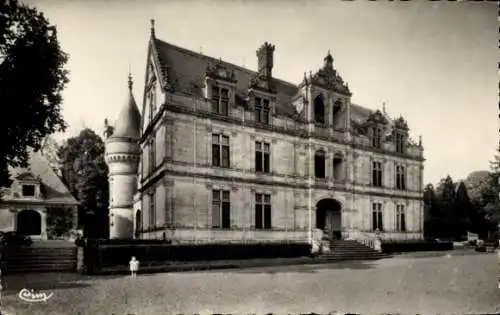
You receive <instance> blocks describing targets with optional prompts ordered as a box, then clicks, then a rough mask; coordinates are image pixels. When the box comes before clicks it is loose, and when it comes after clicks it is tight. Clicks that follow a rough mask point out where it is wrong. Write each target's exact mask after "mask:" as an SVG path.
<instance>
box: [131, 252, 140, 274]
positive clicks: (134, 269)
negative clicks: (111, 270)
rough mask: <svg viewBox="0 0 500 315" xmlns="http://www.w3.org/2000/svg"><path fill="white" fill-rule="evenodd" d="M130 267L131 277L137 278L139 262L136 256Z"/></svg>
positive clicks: (133, 257)
mask: <svg viewBox="0 0 500 315" xmlns="http://www.w3.org/2000/svg"><path fill="white" fill-rule="evenodd" d="M129 265H130V276H132V278H135V277H136V275H137V270H139V261H138V260H137V259H135V256H132V259H130V262H129Z"/></svg>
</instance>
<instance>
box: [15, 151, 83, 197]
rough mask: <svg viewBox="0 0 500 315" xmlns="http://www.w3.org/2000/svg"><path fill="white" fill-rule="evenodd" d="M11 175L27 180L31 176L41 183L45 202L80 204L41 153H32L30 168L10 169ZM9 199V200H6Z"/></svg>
mask: <svg viewBox="0 0 500 315" xmlns="http://www.w3.org/2000/svg"><path fill="white" fill-rule="evenodd" d="M9 172H10V174H11V175H12V177H13V179H15V178H18V176H19V175H20V176H21V178H20V179H23V178H24V179H26V177H25V176H27V175H28V174H29V177H30V178H35V179H37V180H38V181H40V184H41V187H43V188H41V189H42V191H43V201H48V202H55V203H62V204H66V205H68V206H71V205H77V204H78V202H77V201H76V199H75V198H74V197H73V196H72V195H71V193H70V192H69V190H68V188H67V187H66V185H65V184H64V183H63V182H62V180H61V179H60V178H59V176H57V174H56V173H55V172H54V170H53V169H52V167H51V166H50V163H49V161H48V160H47V159H46V158H45V157H44V156H43V155H42V154H41V153H40V152H30V156H29V160H28V168H10V169H9ZM6 199H7V198H6Z"/></svg>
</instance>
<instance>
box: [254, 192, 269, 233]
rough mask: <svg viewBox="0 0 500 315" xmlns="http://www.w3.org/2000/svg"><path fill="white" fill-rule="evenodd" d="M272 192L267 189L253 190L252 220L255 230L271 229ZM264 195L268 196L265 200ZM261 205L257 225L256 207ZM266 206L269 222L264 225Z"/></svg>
mask: <svg viewBox="0 0 500 315" xmlns="http://www.w3.org/2000/svg"><path fill="white" fill-rule="evenodd" d="M272 196H273V193H272V192H269V191H255V193H254V207H253V208H254V218H253V221H254V225H253V226H254V229H255V230H262V231H266V230H272V229H273V203H272V201H273V198H272ZM259 197H260V198H261V199H260V201H259ZM266 197H267V198H268V199H267V200H266ZM259 206H260V207H261V209H260V212H261V216H260V219H261V224H260V226H258V225H257V222H258V220H257V214H258V212H259V210H258V209H257V208H258V207H259ZM266 206H267V207H268V208H267V209H269V222H268V224H267V225H266V215H265V213H266Z"/></svg>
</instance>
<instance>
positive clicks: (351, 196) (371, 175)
mask: <svg viewBox="0 0 500 315" xmlns="http://www.w3.org/2000/svg"><path fill="white" fill-rule="evenodd" d="M274 50H275V47H274V46H273V45H271V44H269V43H264V44H263V45H262V46H261V47H260V48H259V49H258V50H257V58H256V59H257V65H258V71H257V72H255V71H252V70H249V69H245V68H242V67H240V66H236V65H234V64H230V63H228V62H224V61H222V60H219V59H215V58H211V57H208V56H205V55H202V54H200V53H196V52H193V51H189V50H187V49H183V48H180V47H177V46H174V45H172V44H170V43H167V42H164V41H162V40H160V39H158V38H157V37H156V35H155V29H154V22H153V23H152V28H151V36H150V40H149V46H148V53H147V66H146V77H145V82H146V85H145V89H144V95H143V99H142V111H141V112H142V115H141V114H140V112H139V109H138V107H137V105H136V102H135V100H134V97H133V95H132V85H131V84H132V82H131V81H130V82H129V89H130V93H129V99H128V101H127V103H126V104H125V107H124V108H123V110H122V112H121V113H120V115H119V118H118V120H117V121H116V125H115V127H114V128H112V129H113V130H112V131H110V132H109V133H108V134H107V136H108V137H107V140H106V143H107V145H106V150H107V153H106V159H107V161H108V164H109V166H110V231H111V232H110V233H111V235H110V237H111V238H131V237H138V238H145V239H150V238H168V239H172V240H174V241H176V242H181V243H182V242H200V243H206V242H269V241H290V242H308V241H309V242H310V241H311V239H312V238H313V237H315V235H318V234H317V233H318V232H319V231H325V232H326V233H328V235H329V237H330V238H332V239H338V238H342V239H354V240H367V239H371V238H373V237H374V236H375V235H376V234H379V235H380V237H381V238H383V239H421V238H423V208H424V207H423V198H422V197H423V184H422V180H423V178H422V175H423V163H424V158H423V147H422V141H421V139H420V140H419V142H418V143H416V142H414V141H412V139H411V138H410V136H409V128H408V126H407V123H406V121H405V119H404V118H403V117H399V118H396V119H395V118H391V117H390V116H389V115H388V114H387V113H386V110H385V106H384V108H382V109H381V110H371V109H368V108H364V107H362V106H359V105H356V104H353V103H352V102H351V96H352V93H351V90H350V88H349V87H348V84H347V83H346V82H344V81H343V79H342V78H341V77H340V75H339V73H338V72H337V70H336V69H335V67H334V59H333V57H332V56H331V54H330V52H328V54H327V55H326V57H325V58H324V60H323V65H322V66H321V68H320V69H319V70H318V71H316V72H309V73H308V74H304V78H303V80H302V82H300V83H299V84H298V85H297V84H292V83H288V82H285V81H283V80H280V79H277V78H275V77H273V63H274V57H273V55H274Z"/></svg>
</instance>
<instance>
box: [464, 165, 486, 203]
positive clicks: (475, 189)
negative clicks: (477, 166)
mask: <svg viewBox="0 0 500 315" xmlns="http://www.w3.org/2000/svg"><path fill="white" fill-rule="evenodd" d="M489 182H490V172H488V171H475V172H472V173H470V174H469V176H467V178H466V179H465V181H464V184H465V187H466V188H467V194H468V195H469V198H470V201H471V203H472V204H474V205H475V206H478V207H480V208H482V207H484V206H485V204H484V201H483V199H482V191H483V190H484V189H485V188H486V186H488V185H489V184H490V183H489Z"/></svg>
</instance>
